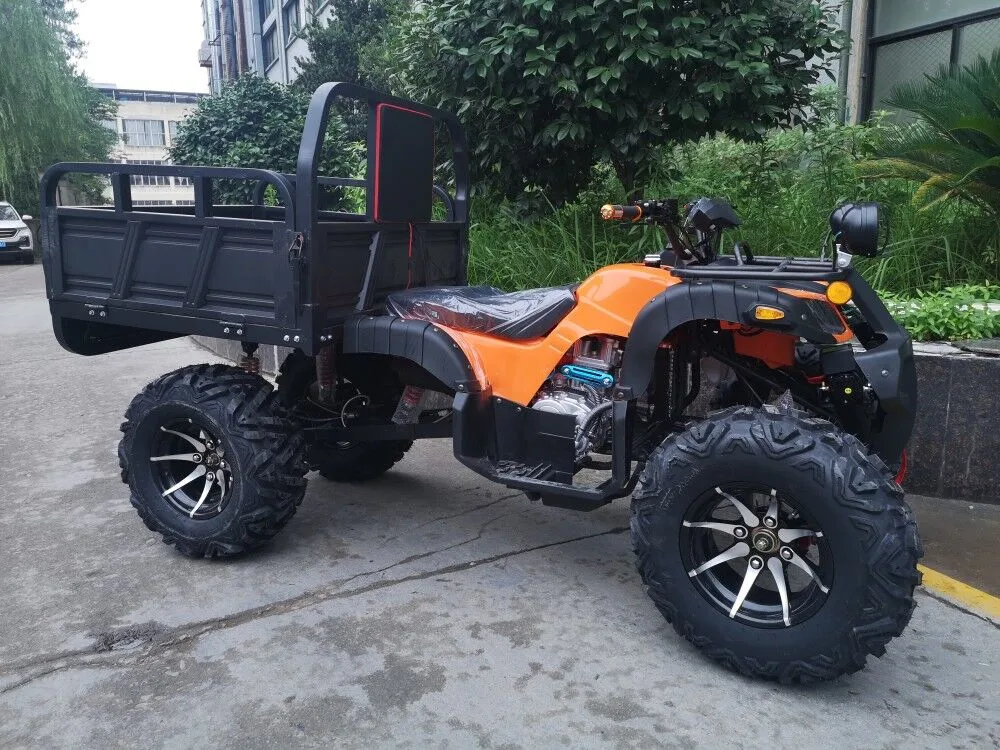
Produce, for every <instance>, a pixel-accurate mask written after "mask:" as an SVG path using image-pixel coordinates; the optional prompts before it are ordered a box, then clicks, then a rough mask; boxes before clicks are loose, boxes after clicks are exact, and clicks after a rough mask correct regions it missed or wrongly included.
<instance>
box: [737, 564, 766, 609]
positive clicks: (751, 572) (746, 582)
mask: <svg viewBox="0 0 1000 750" xmlns="http://www.w3.org/2000/svg"><path fill="white" fill-rule="evenodd" d="M763 569H764V566H761V567H759V568H755V567H753V566H752V565H747V574H746V575H745V576H743V585H742V586H740V593H738V594H737V595H736V601H735V602H733V608H732V609H731V610H729V617H730V618H733V617H736V613H737V612H739V611H740V608H741V607H742V606H743V602H745V601H746V599H747V594H749V593H750V589H752V588H753V584H754V581H756V580H757V576H759V575H760V571H762V570H763Z"/></svg>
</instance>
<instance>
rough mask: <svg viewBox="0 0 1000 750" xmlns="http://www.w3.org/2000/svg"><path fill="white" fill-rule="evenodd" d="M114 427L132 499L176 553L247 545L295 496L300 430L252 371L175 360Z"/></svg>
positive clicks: (219, 551)
mask: <svg viewBox="0 0 1000 750" xmlns="http://www.w3.org/2000/svg"><path fill="white" fill-rule="evenodd" d="M121 429H122V432H123V433H124V437H123V438H122V441H121V443H119V446H118V457H119V462H120V464H121V468H122V480H123V481H124V482H126V483H127V484H128V485H129V488H130V489H131V499H132V505H133V506H134V507H135V509H136V511H137V512H138V513H139V516H140V517H141V518H142V520H143V522H144V523H145V524H146V526H147V527H149V528H150V529H151V530H153V531H155V532H157V533H159V534H161V535H162V536H163V541H164V542H165V543H167V544H170V545H172V546H174V547H176V548H177V550H178V551H180V552H182V553H183V554H185V555H188V556H190V557H224V556H229V555H235V554H238V553H241V552H246V551H248V550H252V549H255V548H256V547H259V546H261V545H262V544H264V543H265V542H267V541H268V540H269V539H271V538H272V537H273V536H274V535H275V534H277V533H278V531H280V530H281V529H282V528H283V527H284V525H285V524H286V523H288V521H289V519H291V517H292V516H293V515H294V514H295V511H296V509H297V508H298V505H299V503H301V502H302V496H303V494H304V493H305V488H306V481H305V478H304V475H305V471H306V466H305V462H304V455H303V454H304V447H303V442H302V438H301V436H300V435H299V434H298V432H297V431H296V429H295V426H294V425H293V424H292V423H291V422H290V421H289V420H288V419H286V418H284V416H283V415H282V412H281V410H280V408H279V407H278V404H277V401H276V397H275V395H274V393H273V392H272V388H271V386H270V385H269V384H268V383H267V382H266V381H265V380H264V379H262V378H260V377H259V376H256V375H248V374H247V373H245V372H243V371H242V370H238V369H236V368H234V367H226V366H223V365H198V366H193V367H185V368H182V369H180V370H177V371H175V372H172V373H169V374H167V375H164V376H163V377H161V378H158V379H157V380H155V381H153V382H152V383H150V384H149V385H148V386H147V387H146V388H145V389H144V390H143V391H142V393H140V394H139V395H138V396H136V397H135V398H134V399H133V400H132V403H131V405H130V406H129V408H128V411H127V412H126V413H125V422H124V423H122V427H121Z"/></svg>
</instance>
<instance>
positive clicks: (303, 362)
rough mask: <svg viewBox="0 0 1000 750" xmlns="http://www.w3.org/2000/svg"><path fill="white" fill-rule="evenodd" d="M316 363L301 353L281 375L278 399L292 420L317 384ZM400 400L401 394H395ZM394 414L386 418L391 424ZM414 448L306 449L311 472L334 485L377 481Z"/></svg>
mask: <svg viewBox="0 0 1000 750" xmlns="http://www.w3.org/2000/svg"><path fill="white" fill-rule="evenodd" d="M315 362H316V361H315V359H313V358H312V357H308V356H306V355H305V354H303V353H302V352H301V351H298V350H296V351H294V352H292V353H291V354H289V355H288V357H286V358H285V361H284V362H282V364H281V368H280V369H279V372H278V377H277V380H276V382H277V384H278V398H279V400H280V403H281V405H282V407H283V408H284V409H285V410H286V413H287V414H288V415H289V418H290V419H293V420H294V419H295V417H294V414H295V411H296V409H297V408H299V407H300V406H301V404H302V402H303V400H304V399H305V398H306V396H307V394H308V393H309V390H310V388H311V387H312V386H313V385H314V384H315V382H316V363H315ZM393 396H394V398H396V399H398V397H399V394H398V393H395V392H394V393H393ZM389 417H391V414H387V415H386V420H387V421H388V419H389ZM412 446H413V442H412V441H410V440H383V441H375V442H370V443H350V444H348V445H330V444H325V443H321V442H312V443H310V444H309V446H308V449H307V460H308V463H309V466H310V468H312V469H315V470H316V471H318V472H319V473H320V476H322V477H323V478H324V479H328V480H330V481H331V482H366V481H369V480H371V479H377V478H378V477H380V476H382V475H383V474H385V473H386V472H387V471H389V469H391V468H392V467H393V466H395V465H396V464H397V463H399V462H400V461H402V460H403V456H405V455H406V452H407V451H408V450H410V448H411V447H412Z"/></svg>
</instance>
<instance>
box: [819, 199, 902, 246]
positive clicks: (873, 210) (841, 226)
mask: <svg viewBox="0 0 1000 750" xmlns="http://www.w3.org/2000/svg"><path fill="white" fill-rule="evenodd" d="M879 208H880V206H879V204H878V203H845V204H843V205H841V206H838V207H837V209H836V210H835V211H834V212H833V213H832V214H830V229H831V230H832V231H833V235H834V238H835V241H836V242H837V244H838V245H840V246H841V247H842V248H843V249H844V250H846V251H847V252H848V253H851V254H852V255H863V256H865V257H866V258H874V257H875V256H876V255H878V253H879V251H880V250H881V249H882V248H883V247H885V245H886V244H887V242H888V239H889V228H888V225H887V223H886V221H885V218H884V217H883V216H882V215H881V213H880V211H879Z"/></svg>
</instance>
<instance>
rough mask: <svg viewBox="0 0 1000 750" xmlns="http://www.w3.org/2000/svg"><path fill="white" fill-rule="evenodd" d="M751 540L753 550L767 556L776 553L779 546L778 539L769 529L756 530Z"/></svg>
mask: <svg viewBox="0 0 1000 750" xmlns="http://www.w3.org/2000/svg"><path fill="white" fill-rule="evenodd" d="M750 540H751V541H752V542H753V548H754V549H755V550H757V551H758V552H760V553H762V554H765V555H769V554H771V553H772V552H776V551H777V549H778V546H779V542H778V537H776V536H775V535H774V534H773V533H771V532H770V531H769V530H768V529H755V530H754V532H753V534H751V535H750Z"/></svg>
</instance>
